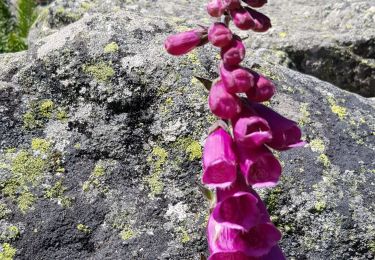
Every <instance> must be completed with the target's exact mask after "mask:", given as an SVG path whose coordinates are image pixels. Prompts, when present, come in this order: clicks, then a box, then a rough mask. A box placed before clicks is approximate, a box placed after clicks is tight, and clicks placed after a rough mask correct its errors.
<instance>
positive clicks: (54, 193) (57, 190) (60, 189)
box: [44, 180, 66, 199]
mask: <svg viewBox="0 0 375 260" xmlns="http://www.w3.org/2000/svg"><path fill="white" fill-rule="evenodd" d="M65 191H66V187H64V186H63V184H62V180H59V181H57V182H56V183H55V185H53V186H52V187H51V188H49V189H47V190H46V191H45V192H44V197H45V198H47V199H52V198H62V197H63V195H64V192H65Z"/></svg>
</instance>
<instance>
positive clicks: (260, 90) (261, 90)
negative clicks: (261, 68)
mask: <svg viewBox="0 0 375 260" xmlns="http://www.w3.org/2000/svg"><path fill="white" fill-rule="evenodd" d="M251 72H252V75H253V77H254V81H255V83H254V87H253V88H251V89H250V90H249V91H247V92H246V96H247V98H248V99H249V100H250V101H254V102H264V101H267V100H269V99H270V98H271V97H272V96H273V95H274V94H275V89H276V88H275V85H274V84H273V83H272V82H271V81H270V80H269V79H267V78H266V77H264V76H263V75H260V74H258V73H256V72H254V71H251Z"/></svg>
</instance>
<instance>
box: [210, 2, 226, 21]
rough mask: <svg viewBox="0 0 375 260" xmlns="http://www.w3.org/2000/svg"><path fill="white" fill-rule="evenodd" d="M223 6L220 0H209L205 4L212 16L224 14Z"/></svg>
mask: <svg viewBox="0 0 375 260" xmlns="http://www.w3.org/2000/svg"><path fill="white" fill-rule="evenodd" d="M224 12H225V8H224V6H223V2H222V1H221V0H211V2H209V3H208V4H207V13H208V14H209V15H210V16H212V17H220V16H222V15H223V14H224Z"/></svg>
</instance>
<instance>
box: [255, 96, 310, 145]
mask: <svg viewBox="0 0 375 260" xmlns="http://www.w3.org/2000/svg"><path fill="white" fill-rule="evenodd" d="M251 106H252V108H253V109H254V110H255V111H256V113H257V114H258V115H259V116H261V117H263V118H264V119H266V120H267V122H268V124H269V126H270V128H271V132H272V140H271V141H270V142H268V143H267V145H268V146H270V147H271V148H273V149H275V150H280V151H283V150H288V149H290V148H294V147H302V146H304V145H305V144H306V142H304V141H302V140H301V136H302V132H301V129H300V128H299V127H298V125H297V123H296V122H294V121H292V120H290V119H287V118H285V117H283V116H282V115H280V114H279V113H277V112H275V111H273V110H272V109H270V108H268V107H266V106H264V105H262V104H255V103H252V104H251Z"/></svg>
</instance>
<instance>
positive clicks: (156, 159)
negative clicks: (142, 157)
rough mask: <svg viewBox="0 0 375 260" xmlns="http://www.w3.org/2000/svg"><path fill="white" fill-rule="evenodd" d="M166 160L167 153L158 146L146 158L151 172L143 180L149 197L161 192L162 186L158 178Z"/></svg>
mask: <svg viewBox="0 0 375 260" xmlns="http://www.w3.org/2000/svg"><path fill="white" fill-rule="evenodd" d="M167 158H168V152H167V151H166V150H165V149H164V148H162V147H160V146H156V147H154V148H153V150H152V153H151V156H150V157H148V158H147V161H148V162H149V163H150V164H151V168H152V169H151V171H152V172H151V174H150V175H149V176H147V177H146V179H145V180H146V182H147V184H148V186H149V188H150V191H151V196H154V195H158V194H161V193H162V192H163V189H164V184H163V182H161V180H160V177H161V173H162V168H163V166H164V163H165V162H166V160H167Z"/></svg>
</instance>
